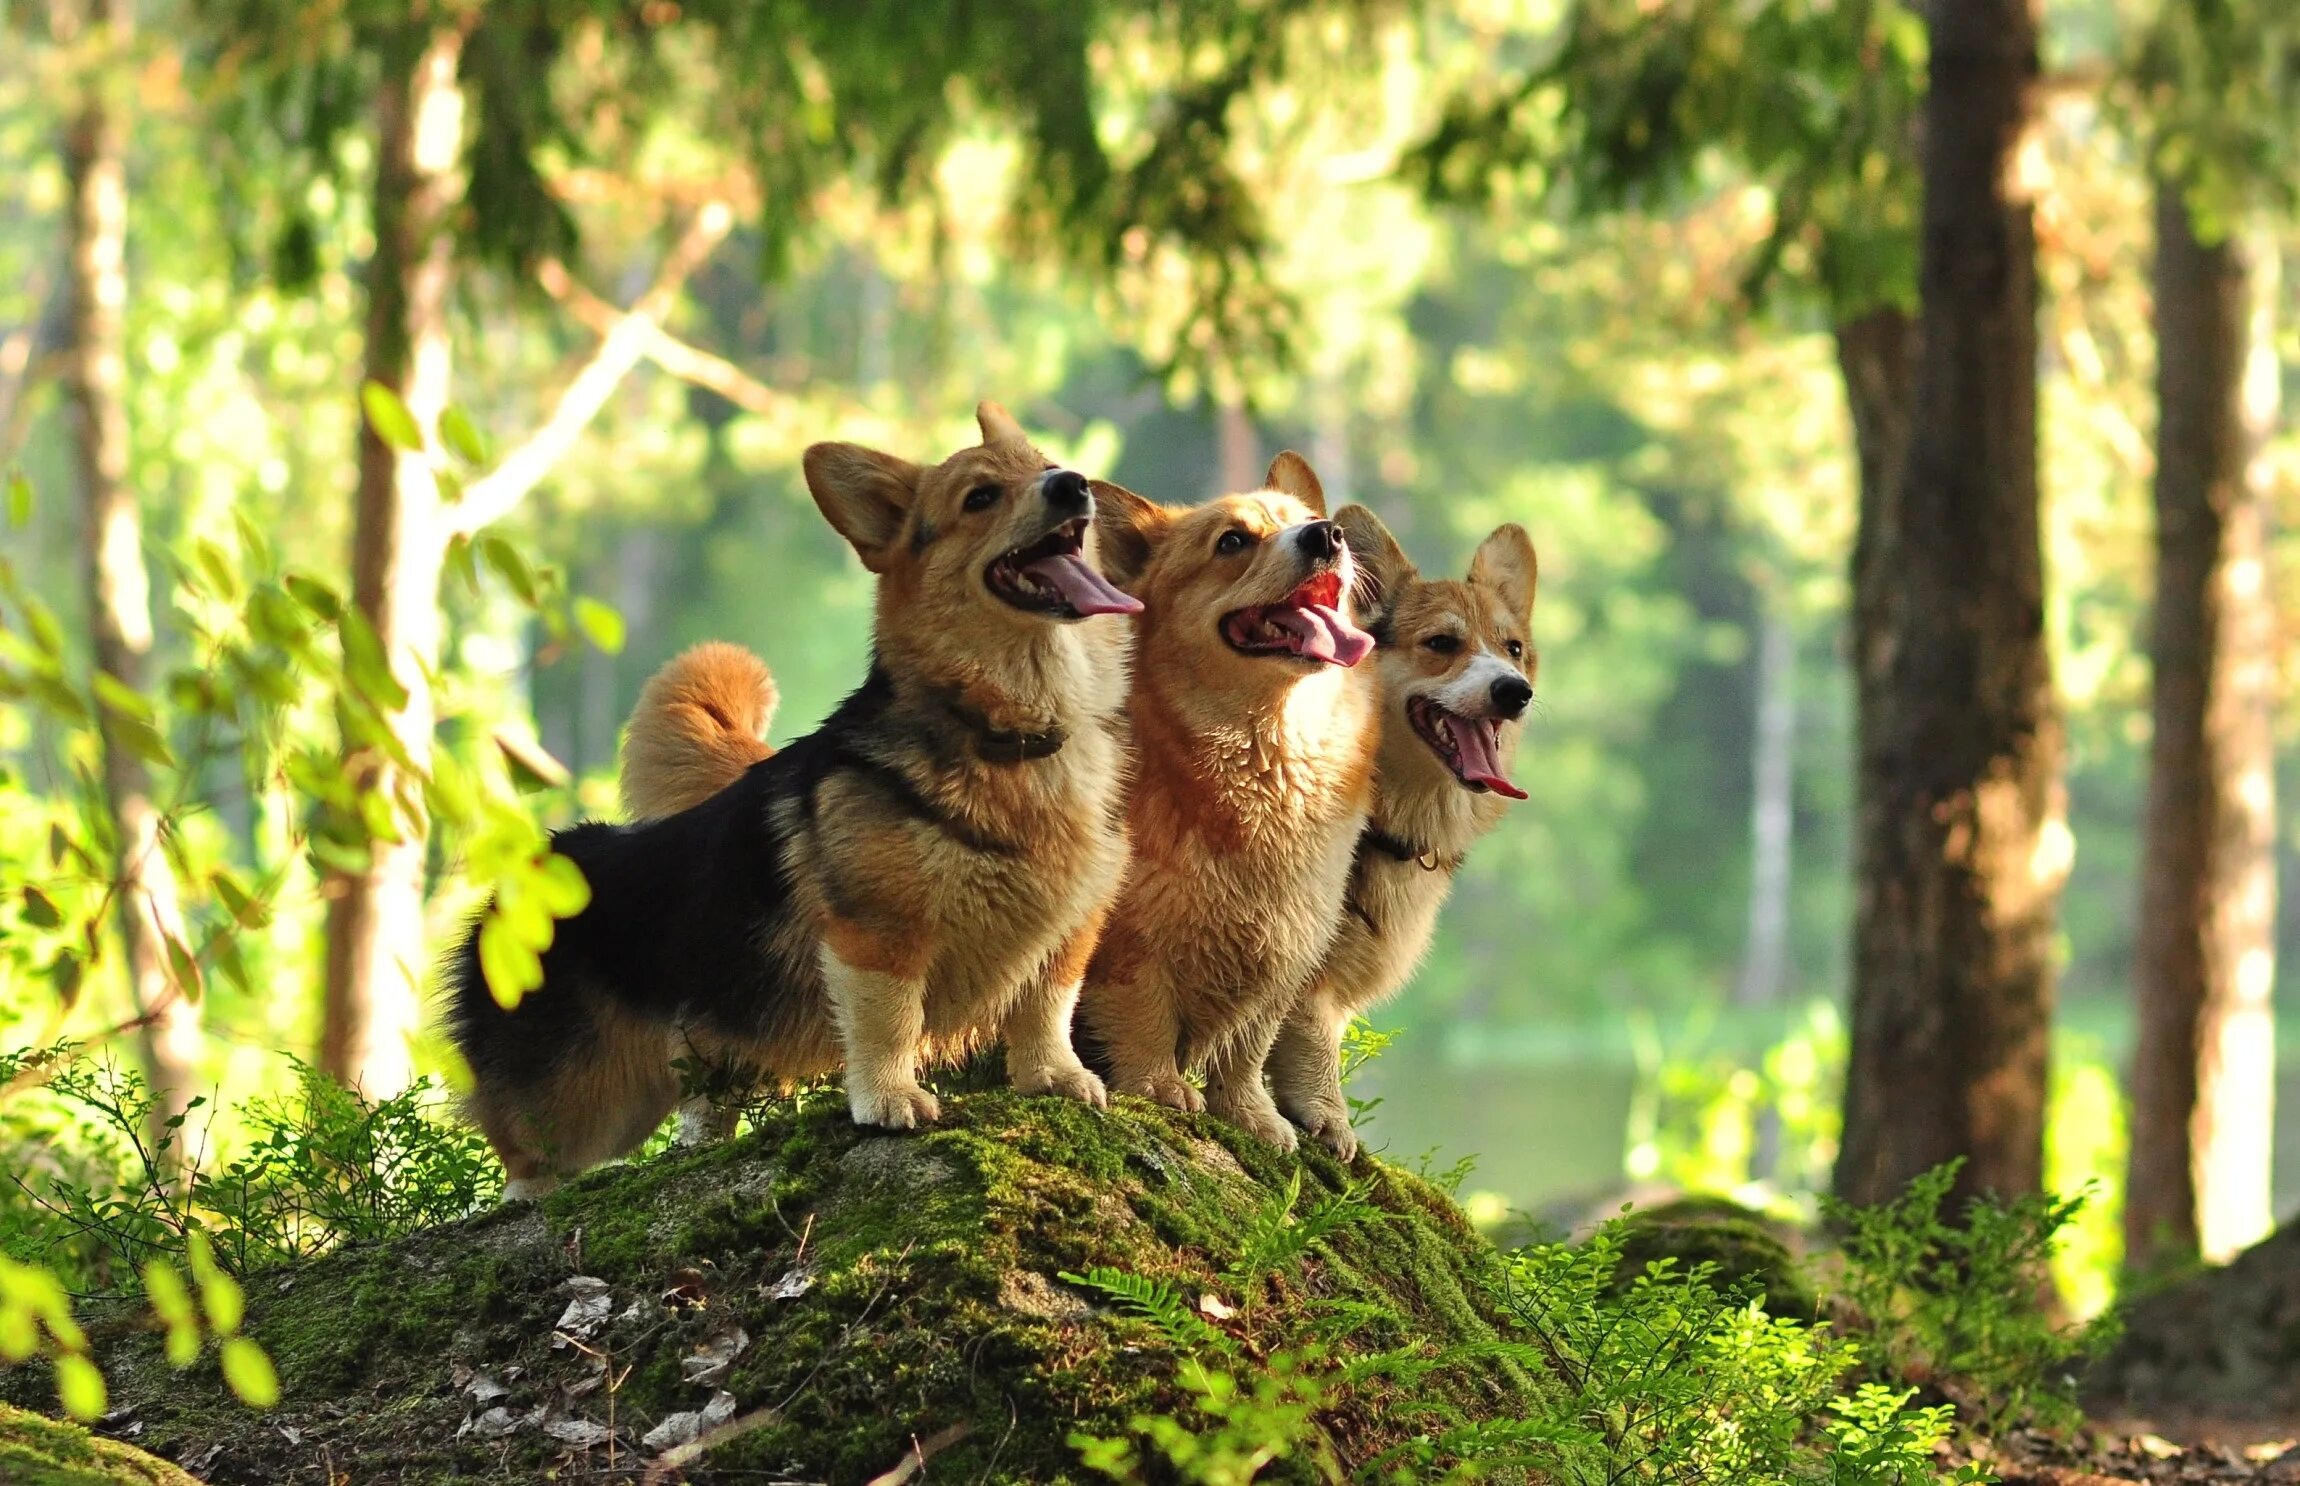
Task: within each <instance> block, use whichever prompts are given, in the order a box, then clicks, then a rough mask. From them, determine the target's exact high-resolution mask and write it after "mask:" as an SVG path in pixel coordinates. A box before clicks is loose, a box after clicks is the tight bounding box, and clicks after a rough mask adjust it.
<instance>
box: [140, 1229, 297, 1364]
mask: <svg viewBox="0 0 2300 1486" xmlns="http://www.w3.org/2000/svg"><path fill="white" fill-rule="evenodd" d="M184 1258H185V1260H186V1261H187V1263H188V1266H189V1268H190V1271H191V1278H190V1282H189V1283H186V1281H185V1277H184V1275H183V1274H182V1273H181V1272H179V1271H178V1270H177V1269H176V1267H175V1266H174V1265H172V1264H170V1263H168V1262H167V1261H166V1260H164V1259H151V1260H147V1261H146V1262H145V1264H144V1294H145V1296H146V1298H148V1299H149V1300H150V1301H151V1305H152V1314H153V1315H154V1316H156V1317H157V1318H158V1319H159V1322H160V1325H161V1327H162V1329H163V1331H164V1332H165V1334H166V1337H167V1342H166V1351H167V1358H168V1361H169V1363H170V1364H172V1365H173V1366H175V1367H178V1368H185V1367H190V1366H191V1365H192V1364H193V1363H194V1362H196V1361H198V1360H199V1356H200V1342H201V1338H202V1336H203V1335H205V1336H212V1337H214V1338H216V1340H217V1342H218V1343H219V1345H218V1347H217V1358H216V1360H217V1363H218V1364H219V1365H220V1366H221V1367H222V1369H223V1374H224V1383H225V1385H226V1386H227V1387H229V1388H230V1389H231V1390H232V1393H233V1395H234V1396H235V1397H237V1398H238V1399H239V1400H240V1402H242V1403H244V1404H246V1405H248V1406H249V1407H250V1408H258V1409H267V1408H270V1407H271V1406H272V1405H273V1404H276V1403H278V1402H279V1396H280V1385H279V1373H278V1371H277V1370H276V1369H274V1368H273V1366H272V1361H271V1358H269V1357H268V1356H266V1355H264V1350H263V1348H262V1347H259V1346H257V1345H256V1344H255V1343H254V1342H253V1341H250V1340H249V1339H248V1338H246V1337H244V1336H241V1335H240V1334H239V1331H240V1325H241V1323H242V1322H243V1321H245V1320H246V1319H247V1295H246V1292H244V1291H243V1290H241V1288H240V1283H239V1281H238V1280H236V1279H233V1278H232V1277H231V1276H230V1275H229V1274H226V1273H225V1272H224V1270H223V1268H222V1266H221V1265H219V1264H217V1262H216V1254H215V1247H214V1245H213V1244H211V1243H210V1242H209V1240H208V1235H207V1234H206V1233H205V1232H204V1231H202V1230H200V1229H198V1228H193V1229H191V1230H190V1231H189V1232H187V1233H186V1234H185V1235H184Z"/></svg>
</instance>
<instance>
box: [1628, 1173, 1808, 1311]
mask: <svg viewBox="0 0 2300 1486" xmlns="http://www.w3.org/2000/svg"><path fill="white" fill-rule="evenodd" d="M1628 1225H1629V1226H1628V1232H1627V1234H1626V1236H1625V1241H1624V1243H1623V1244H1622V1248H1621V1278H1622V1283H1624V1284H1626V1283H1627V1282H1628V1281H1629V1280H1630V1279H1631V1278H1632V1277H1634V1276H1636V1275H1640V1274H1643V1273H1644V1272H1645V1267H1646V1266H1647V1265H1648V1264H1650V1263H1652V1262H1653V1261H1654V1260H1656V1259H1675V1260H1676V1261H1677V1263H1678V1267H1679V1269H1680V1270H1685V1269H1691V1268H1692V1267H1693V1266H1694V1265H1696V1264H1714V1265H1716V1266H1717V1277H1716V1283H1717V1285H1718V1286H1719V1288H1721V1289H1733V1288H1739V1289H1743V1290H1747V1291H1750V1292H1752V1293H1754V1292H1760V1291H1761V1292H1763V1293H1764V1295H1765V1297H1766V1309H1767V1310H1769V1311H1771V1312H1772V1313H1773V1314H1774V1315H1776V1316H1796V1317H1800V1318H1802V1319H1804V1320H1808V1321H1809V1320H1811V1319H1813V1316H1814V1314H1815V1310H1816V1307H1817V1306H1818V1304H1819V1302H1818V1300H1817V1299H1816V1298H1815V1296H1814V1294H1813V1289H1812V1285H1811V1283H1810V1282H1809V1281H1808V1280H1807V1279H1806V1278H1805V1275H1804V1271H1803V1267H1802V1266H1801V1265H1800V1264H1799V1263H1798V1262H1797V1254H1796V1251H1795V1249H1794V1248H1792V1247H1791V1243H1792V1241H1793V1240H1794V1239H1795V1238H1796V1236H1797V1235H1796V1234H1795V1232H1794V1230H1792V1229H1789V1228H1787V1227H1786V1226H1784V1225H1781V1224H1776V1223H1774V1222H1772V1221H1771V1220H1769V1219H1767V1218H1766V1217H1765V1215H1764V1214H1762V1213H1758V1212H1754V1211H1752V1210H1751V1209H1749V1208H1745V1207H1742V1206H1741V1205H1740V1204H1738V1203H1735V1202H1732V1201H1730V1200H1728V1199H1726V1198H1723V1197H1685V1198H1680V1199H1679V1200H1677V1201H1675V1202H1669V1203H1664V1204H1662V1205H1661V1206H1659V1207H1654V1208H1647V1209H1643V1210H1640V1211H1638V1212H1634V1213H1632V1214H1630V1216H1629V1219H1628Z"/></svg>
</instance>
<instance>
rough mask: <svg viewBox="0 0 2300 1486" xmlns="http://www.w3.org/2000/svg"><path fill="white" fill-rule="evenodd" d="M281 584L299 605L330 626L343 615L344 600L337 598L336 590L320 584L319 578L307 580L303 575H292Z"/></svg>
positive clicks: (283, 579) (282, 580)
mask: <svg viewBox="0 0 2300 1486" xmlns="http://www.w3.org/2000/svg"><path fill="white" fill-rule="evenodd" d="M280 582H281V583H282V584H283V585H285V587H286V588H287V591H288V593H289V594H290V595H292V596H293V597H294V599H295V601H296V602H297V603H299V604H301V605H303V606H304V607H305V608H306V609H309V610H310V611H311V612H312V613H314V614H316V615H318V616H319V617H320V618H322V619H324V620H326V621H328V623H330V624H333V623H334V622H335V621H336V618H337V617H338V616H339V615H341V614H342V613H343V600H342V598H340V597H339V596H337V594H336V591H335V590H334V589H332V588H330V587H328V585H326V584H325V583H322V582H320V581H319V580H318V579H317V578H307V577H305V576H304V575H303V574H301V573H290V574H288V575H287V576H286V577H285V578H282V579H281V580H280Z"/></svg>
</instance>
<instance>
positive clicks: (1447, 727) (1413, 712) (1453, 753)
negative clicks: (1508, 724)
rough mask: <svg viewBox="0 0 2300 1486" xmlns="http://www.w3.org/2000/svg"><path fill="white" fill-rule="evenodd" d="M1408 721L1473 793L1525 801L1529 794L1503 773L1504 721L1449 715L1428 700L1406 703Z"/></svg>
mask: <svg viewBox="0 0 2300 1486" xmlns="http://www.w3.org/2000/svg"><path fill="white" fill-rule="evenodd" d="M1406 720H1407V721H1409V722H1411V723H1412V724H1413V725H1414V731H1415V732H1417V733H1419V734H1421V739H1422V741H1423V742H1424V743H1427V744H1428V745H1429V746H1430V748H1431V750H1432V751H1433V752H1435V753H1436V754H1437V756H1438V757H1439V758H1441V759H1443V760H1445V766H1446V767H1447V768H1449V769H1451V770H1453V777H1454V778H1456V779H1459V780H1460V781H1461V782H1462V783H1464V784H1466V785H1468V786H1469V787H1470V788H1471V789H1474V790H1478V791H1480V792H1483V791H1485V790H1492V791H1493V792H1494V793H1495V794H1497V795H1507V796H1508V797H1509V798H1510V799H1513V800H1522V799H1524V798H1525V791H1524V790H1522V789H1519V788H1518V787H1517V786H1516V785H1514V784H1512V783H1510V782H1509V776H1508V775H1506V774H1504V773H1502V772H1501V720H1500V719H1499V718H1494V717H1464V716H1462V715H1461V714H1460V713H1458V712H1448V711H1447V710H1446V709H1445V708H1443V707H1440V706H1439V705H1438V704H1437V703H1435V702H1433V701H1431V700H1430V699H1429V698H1428V697H1408V698H1407V699H1406Z"/></svg>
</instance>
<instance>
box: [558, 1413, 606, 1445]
mask: <svg viewBox="0 0 2300 1486" xmlns="http://www.w3.org/2000/svg"><path fill="white" fill-rule="evenodd" d="M543 1432H544V1433H545V1434H547V1435H549V1436H551V1438H553V1439H555V1440H557V1441H559V1443H561V1444H563V1445H582V1446H590V1445H604V1444H605V1443H607V1441H608V1439H609V1438H611V1437H612V1436H613V1435H614V1433H615V1431H614V1430H612V1429H609V1428H608V1427H607V1426H606V1425H604V1424H595V1423H593V1422H592V1421H590V1420H589V1419H556V1420H553V1421H552V1422H551V1423H549V1424H546V1425H544V1426H543Z"/></svg>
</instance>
